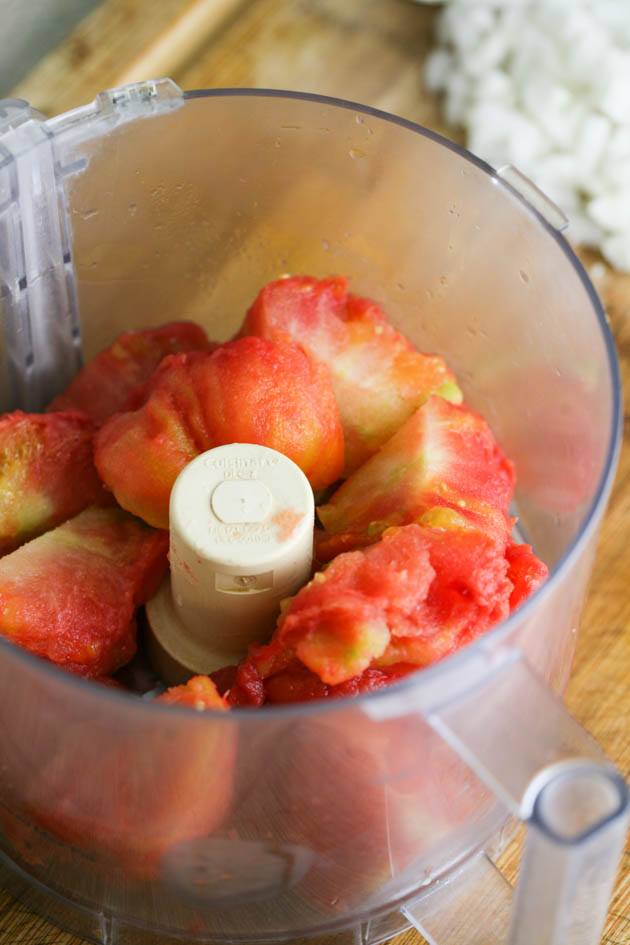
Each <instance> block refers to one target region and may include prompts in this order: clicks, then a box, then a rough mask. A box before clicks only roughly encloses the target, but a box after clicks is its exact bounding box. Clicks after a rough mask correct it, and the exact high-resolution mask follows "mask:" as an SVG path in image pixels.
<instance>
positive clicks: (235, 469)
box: [146, 443, 315, 685]
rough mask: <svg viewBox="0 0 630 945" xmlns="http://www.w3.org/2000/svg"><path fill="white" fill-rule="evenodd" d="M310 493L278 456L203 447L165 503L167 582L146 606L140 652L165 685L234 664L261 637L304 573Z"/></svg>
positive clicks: (235, 447)
mask: <svg viewBox="0 0 630 945" xmlns="http://www.w3.org/2000/svg"><path fill="white" fill-rule="evenodd" d="M314 514H315V509H314V500H313V492H312V489H311V486H310V484H309V482H308V479H307V478H306V476H305V475H304V473H303V472H302V470H301V469H300V468H299V467H298V466H296V464H295V463H294V462H293V461H292V460H290V459H289V458H288V457H286V456H284V455H283V454H282V453H278V452H276V450H272V449H269V448H268V447H266V446H257V445H254V444H249V443H232V444H230V445H229V446H220V447H217V448H216V449H213V450H209V451H208V452H207V453H202V454H201V455H200V456H198V457H197V458H196V459H194V460H193V461H192V462H191V463H189V464H188V465H187V466H186V467H185V468H184V469H183V470H182V472H181V473H180V474H179V476H178V478H177V480H176V482H175V485H174V486H173V490H172V492H171V499H170V553H169V558H170V565H171V573H170V578H168V577H167V578H166V579H165V581H164V583H163V584H162V586H161V587H160V590H159V591H158V594H157V595H156V596H155V597H154V598H153V600H151V601H149V603H148V604H147V606H146V614H147V623H148V628H147V649H148V652H149V658H150V660H151V662H152V664H153V666H154V669H155V670H156V671H157V672H158V673H159V675H160V676H161V677H162V678H163V679H164V681H165V682H166V683H168V684H169V685H173V684H176V683H179V682H183V681H185V680H186V679H188V678H189V677H190V676H192V675H195V674H198V673H210V672H213V671H214V670H216V669H219V668H220V667H222V666H227V665H231V664H234V663H238V662H240V660H242V659H243V657H244V656H245V654H246V652H247V648H248V646H249V644H250V643H254V642H264V641H266V640H268V639H269V637H270V636H271V633H272V632H273V628H274V626H275V623H276V620H277V617H278V614H279V612H280V602H281V600H282V599H283V598H285V597H289V596H291V595H292V594H294V593H295V592H296V591H297V590H298V589H299V588H300V587H301V586H302V585H303V584H305V583H306V582H307V581H308V579H309V577H310V575H311V568H312V558H313V522H314Z"/></svg>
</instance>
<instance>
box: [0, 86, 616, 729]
mask: <svg viewBox="0 0 630 945" xmlns="http://www.w3.org/2000/svg"><path fill="white" fill-rule="evenodd" d="M183 96H184V102H187V101H193V100H195V99H204V98H270V99H274V98H278V99H289V100H291V99H292V100H296V101H302V102H311V103H314V104H319V105H328V106H333V107H336V108H341V109H345V110H349V111H353V112H359V113H360V114H362V115H367V116H370V117H372V118H377V119H379V120H381V121H385V122H388V123H390V124H393V125H397V126H399V127H401V128H405V129H407V130H408V131H410V132H412V133H414V134H417V135H420V136H421V137H424V138H428V139H430V140H431V141H434V142H435V143H436V144H439V145H441V146H443V147H445V148H447V149H448V150H450V151H453V152H454V153H455V154H457V155H458V156H459V157H460V158H462V159H463V160H465V161H467V162H468V163H469V164H472V165H474V166H475V167H477V168H478V169H480V170H481V171H482V172H483V173H484V174H486V175H487V176H488V177H490V178H491V179H492V181H493V183H494V184H495V185H496V186H498V187H501V188H503V189H504V190H506V191H507V192H508V193H510V195H511V196H512V197H514V198H515V199H516V200H518V201H519V202H520V203H521V204H522V206H523V207H524V208H525V209H526V211H527V212H528V213H529V214H530V215H531V216H533V217H534V219H535V220H537V221H538V223H539V224H540V225H541V226H542V227H543V229H544V230H546V232H547V234H548V235H549V236H550V237H551V238H552V239H553V240H554V241H555V242H556V244H557V245H558V247H559V248H560V250H561V251H562V252H563V253H564V255H565V257H566V258H567V260H568V262H569V263H570V265H571V267H572V268H573V270H574V272H575V274H576V275H577V277H578V279H579V280H580V282H581V284H582V287H583V289H584V291H585V292H586V295H587V296H588V299H589V301H590V304H591V307H592V309H593V312H594V315H595V318H596V320H597V323H598V326H599V329H600V333H601V337H602V340H603V342H604V348H605V352H606V358H607V362H608V378H609V381H610V384H611V395H612V396H611V406H612V410H611V420H610V429H609V434H608V446H607V450H606V459H605V462H604V465H603V469H602V473H601V475H600V478H599V482H598V485H597V489H596V490H595V493H594V496H593V499H592V501H591V503H590V505H589V508H588V509H587V511H586V512H585V513H584V517H583V519H582V522H581V524H580V527H579V529H578V532H577V534H576V536H575V537H574V539H573V541H572V542H571V544H570V545H569V546H568V547H567V548H566V549H565V551H564V552H563V554H562V555H561V556H560V558H559V559H558V561H557V562H556V563H555V565H554V566H553V568H552V569H551V571H550V573H549V576H548V578H547V580H546V581H545V582H544V583H543V584H542V585H541V586H540V587H539V588H538V589H537V590H536V591H535V592H534V593H533V594H532V595H531V596H530V597H529V598H528V599H527V600H526V601H525V602H524V603H523V604H522V605H521V606H520V607H519V608H518V609H517V610H515V611H514V612H513V613H511V614H510V615H509V616H508V617H506V618H505V620H502V621H500V622H499V623H498V624H496V626H494V627H492V628H491V629H490V630H488V631H487V632H486V633H485V634H483V635H482V636H481V637H478V638H477V639H476V640H474V641H472V642H471V643H469V644H467V645H466V646H465V647H463V648H462V649H461V650H458V651H456V652H455V653H453V654H451V655H450V656H447V657H445V658H444V659H442V660H440V661H439V662H437V663H434V664H432V665H431V666H427V667H424V668H423V669H422V670H421V671H420V670H419V671H418V672H416V673H410V674H409V675H408V676H407V677H405V678H404V679H402V680H400V681H398V682H396V683H394V684H392V685H391V686H385V687H383V688H382V689H379V690H376V691H375V692H371V693H365V694H363V695H359V696H344V697H341V698H336V699H330V700H325V699H322V700H313V701H311V702H301V703H289V704H286V705H270V706H265V707H264V710H263V711H262V712H261V709H260V708H257V707H240V706H239V707H237V708H236V709H232V710H230V711H229V712H224V711H219V710H212V709H210V710H206V711H204V712H199V711H197V710H196V709H194V708H191V707H189V706H178V705H168V704H166V705H165V704H163V703H160V702H156V701H155V700H154V699H153V700H147V699H143V698H138V696H137V695H135V694H134V693H131V692H126V691H124V690H118V689H114V688H110V687H108V686H103V685H97V684H94V681H93V680H90V679H84V678H82V677H80V676H76V675H74V674H72V673H68V672H65V671H63V670H60V669H59V668H58V667H57V666H55V665H54V664H53V663H48V662H47V661H45V660H42V659H40V658H39V657H37V656H35V655H34V654H31V653H30V652H28V651H27V650H24V649H22V648H20V647H19V646H17V645H15V644H12V643H10V642H9V641H8V640H6V639H4V638H3V637H0V655H1V654H2V653H3V652H4V653H8V654H9V655H10V656H13V657H15V658H16V659H17V660H18V662H19V661H21V660H23V661H24V662H25V663H26V665H28V666H29V667H30V668H31V669H32V670H34V671H35V672H36V673H42V674H44V675H47V676H48V677H49V678H50V679H51V681H52V680H55V681H56V682H57V683H58V685H59V687H60V688H61V689H63V688H64V687H67V689H68V690H69V691H71V690H72V691H74V692H76V694H77V696H80V695H81V694H83V696H88V694H89V693H90V692H91V693H92V696H93V698H94V699H96V700H100V701H101V702H102V703H103V704H105V702H110V703H112V705H117V706H119V707H120V706H121V705H123V704H124V705H125V706H126V707H128V709H129V710H130V711H134V707H135V711H138V712H146V711H148V712H150V713H151V714H153V716H154V717H155V713H156V712H167V713H168V715H169V717H170V718H174V717H175V716H176V715H177V714H179V715H180V716H185V717H186V718H188V719H190V717H191V716H193V715H194V716H196V717H197V718H200V719H201V718H203V719H206V720H207V721H208V722H212V723H216V722H217V721H218V720H219V719H221V720H222V721H224V722H225V723H235V722H237V721H238V720H240V719H243V720H244V719H246V718H247V719H254V718H255V719H257V720H258V721H259V722H263V720H264V719H271V718H275V719H279V718H282V719H288V718H290V717H291V716H293V717H295V716H297V717H300V718H303V717H306V716H313V715H322V714H324V713H328V712H335V711H336V712H341V711H344V710H349V709H351V708H357V709H360V708H361V707H362V706H364V705H365V704H366V703H367V702H368V701H369V703H370V705H374V703H375V702H376V701H377V700H379V699H380V700H383V699H387V698H388V697H390V698H391V696H392V695H395V696H396V697H397V698H399V697H401V696H402V697H404V696H405V694H410V693H413V692H414V691H417V690H418V689H419V688H420V687H422V686H423V685H424V684H425V682H429V681H431V682H433V681H434V680H435V679H436V678H437V677H439V675H440V674H443V673H445V672H451V671H453V669H455V668H457V667H459V666H460V665H463V663H464V662H465V661H466V660H469V659H470V658H471V657H472V656H474V655H475V654H476V653H479V652H480V651H481V650H482V649H484V648H485V647H487V643H488V641H489V640H490V639H491V640H492V641H493V642H494V643H495V644H496V643H497V642H498V641H500V640H501V639H502V638H504V637H506V636H508V635H509V634H510V632H511V630H512V629H513V627H514V626H515V625H516V623H517V622H519V623H520V622H521V621H522V620H523V619H526V618H527V616H529V615H530V614H531V613H532V612H533V611H534V608H535V607H536V606H537V605H538V604H539V603H540V601H542V600H543V599H544V598H545V597H547V596H548V595H549V594H550V593H551V592H552V590H554V589H555V588H556V587H557V585H558V584H559V582H560V581H561V580H562V578H563V577H564V575H565V573H566V572H567V570H568V569H569V567H570V565H571V564H572V563H573V561H574V560H575V558H576V557H577V556H578V554H579V553H580V551H581V550H582V549H583V547H584V545H585V544H586V543H587V542H588V541H589V539H590V538H591V536H592V534H593V532H594V531H595V530H596V529H597V528H598V527H599V524H600V517H601V514H602V513H603V511H604V508H605V506H606V502H607V500H608V497H609V494H610V490H611V488H612V484H613V480H614V476H615V472H616V466H617V461H618V458H619V451H620V445H621V433H622V421H623V415H622V389H621V377H620V369H619V362H618V357H617V350H616V345H615V341H614V338H613V335H612V332H611V329H610V326H609V324H608V320H607V318H606V314H605V311H604V308H603V305H602V303H601V300H600V298H599V296H598V294H597V292H596V290H595V288H594V286H593V284H592V282H591V280H590V278H589V276H588V274H587V272H586V270H585V268H584V266H583V265H582V263H581V262H580V260H579V258H578V257H577V255H576V253H575V252H574V250H573V249H572V248H571V246H570V245H569V243H568V242H567V240H566V239H565V237H564V236H563V235H562V234H561V233H560V231H559V230H557V229H556V228H555V227H553V226H552V225H551V224H550V223H549V222H548V221H547V220H546V219H545V217H544V216H543V215H542V214H541V213H540V212H539V211H538V210H536V209H535V208H534V207H533V206H532V205H531V204H530V203H529V201H528V200H527V199H526V198H525V197H523V195H522V194H520V193H519V192H518V191H517V190H516V189H515V188H514V187H512V186H511V185H510V184H509V183H508V182H507V181H506V180H504V179H503V178H502V177H501V176H500V175H499V174H498V173H497V171H496V170H495V169H494V168H493V167H491V165H490V164H488V163H487V162H486V161H484V160H482V159H481V158H479V157H477V156H476V155H475V154H473V153H472V152H470V151H468V150H467V149H466V148H463V147H461V146H460V145H458V144H456V143H455V142H454V141H451V140H450V139H449V138H446V137H444V136H443V135H441V134H439V133H438V132H436V131H433V130H432V129H430V128H425V127H424V126H423V125H420V124H418V123H417V122H414V121H411V120H409V119H407V118H402V117H400V116H397V115H393V114H391V113H390V112H386V111H382V110H381V109H378V108H373V107H372V106H370V105H362V104H360V103H357V102H353V101H350V100H347V99H341V98H335V97H332V96H327V95H319V94H316V93H312V92H299V91H291V90H285V89H264V88H255V89H254V88H213V89H192V90H189V91H186V92H184V93H183ZM88 697H89V696H88Z"/></svg>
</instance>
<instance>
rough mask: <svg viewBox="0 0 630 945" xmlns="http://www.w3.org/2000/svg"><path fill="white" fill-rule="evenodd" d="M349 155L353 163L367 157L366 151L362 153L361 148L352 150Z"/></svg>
mask: <svg viewBox="0 0 630 945" xmlns="http://www.w3.org/2000/svg"><path fill="white" fill-rule="evenodd" d="M348 154H349V155H350V157H351V158H352V160H353V161H358V160H359V159H360V158H364V157H366V154H365V151H362V150H361V148H350V150H349V151H348Z"/></svg>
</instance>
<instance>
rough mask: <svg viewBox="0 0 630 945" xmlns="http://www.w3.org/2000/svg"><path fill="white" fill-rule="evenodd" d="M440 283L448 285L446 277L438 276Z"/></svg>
mask: <svg viewBox="0 0 630 945" xmlns="http://www.w3.org/2000/svg"><path fill="white" fill-rule="evenodd" d="M440 285H448V279H447V278H446V276H440Z"/></svg>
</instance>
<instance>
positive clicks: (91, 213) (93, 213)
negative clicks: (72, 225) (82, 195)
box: [81, 207, 98, 220]
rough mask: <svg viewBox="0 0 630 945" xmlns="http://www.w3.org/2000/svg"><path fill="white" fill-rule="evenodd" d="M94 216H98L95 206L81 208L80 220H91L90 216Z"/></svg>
mask: <svg viewBox="0 0 630 945" xmlns="http://www.w3.org/2000/svg"><path fill="white" fill-rule="evenodd" d="M96 216H98V210H97V209H96V207H90V209H89V210H83V212H82V213H81V219H82V220H91V219H92V217H96Z"/></svg>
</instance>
